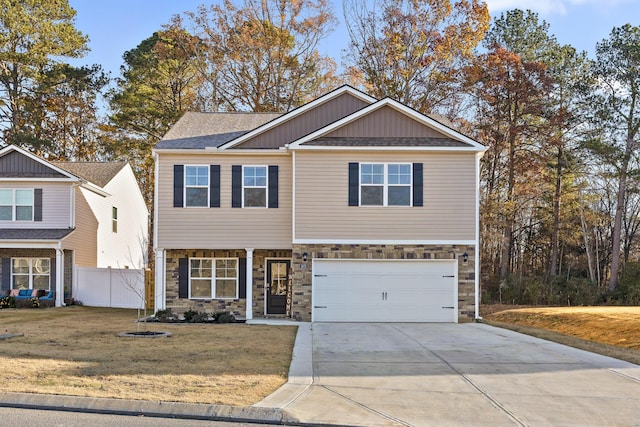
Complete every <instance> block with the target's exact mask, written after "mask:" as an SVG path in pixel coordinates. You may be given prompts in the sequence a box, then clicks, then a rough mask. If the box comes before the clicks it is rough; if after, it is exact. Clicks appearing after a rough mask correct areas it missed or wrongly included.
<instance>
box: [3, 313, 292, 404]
mask: <svg viewBox="0 0 640 427" xmlns="http://www.w3.org/2000/svg"><path fill="white" fill-rule="evenodd" d="M135 319H136V312H135V310H122V309H107V308H90V307H77V306H72V307H63V308H49V309H33V310H32V309H21V310H15V309H4V310H0V334H7V333H23V334H24V336H23V337H15V338H10V339H5V340H0V366H2V380H0V391H4V392H26V393H46V394H62V395H73V396H90V397H111V398H120V399H137V400H153V401H173V402H190V403H210V404H226V405H251V404H253V403H256V402H258V401H260V400H261V399H262V398H264V397H265V396H267V395H269V394H270V393H272V392H273V391H275V390H276V389H277V388H278V387H280V386H281V385H282V384H284V383H285V382H286V380H287V372H288V370H289V364H290V362H291V351H292V348H293V343H294V340H295V334H296V327H295V326H267V325H245V324H167V323H150V324H148V329H149V330H151V331H168V332H171V333H172V334H173V336H172V337H169V338H121V337H118V336H117V334H118V333H120V332H132V331H136V328H137V325H136V323H135ZM140 328H141V329H143V328H144V326H140Z"/></svg>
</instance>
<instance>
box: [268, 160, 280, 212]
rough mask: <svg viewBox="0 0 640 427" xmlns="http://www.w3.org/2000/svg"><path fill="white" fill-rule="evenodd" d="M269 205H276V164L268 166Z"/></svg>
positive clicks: (272, 206) (275, 206)
mask: <svg viewBox="0 0 640 427" xmlns="http://www.w3.org/2000/svg"><path fill="white" fill-rule="evenodd" d="M268 196H269V197H268V199H269V206H268V207H270V208H277V207H278V166H269V195H268Z"/></svg>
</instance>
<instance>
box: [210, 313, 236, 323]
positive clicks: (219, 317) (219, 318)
mask: <svg viewBox="0 0 640 427" xmlns="http://www.w3.org/2000/svg"><path fill="white" fill-rule="evenodd" d="M213 320H214V321H215V322H216V323H233V322H235V321H236V318H235V316H234V315H233V314H231V313H230V312H228V311H219V312H217V313H214V314H213Z"/></svg>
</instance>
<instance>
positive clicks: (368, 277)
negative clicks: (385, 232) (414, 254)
mask: <svg viewBox="0 0 640 427" xmlns="http://www.w3.org/2000/svg"><path fill="white" fill-rule="evenodd" d="M457 267H458V265H457V263H456V261H455V260H314V261H313V287H312V289H313V291H312V292H313V294H312V298H313V300H312V303H313V312H312V320H313V321H314V322H457V321H458V304H457V302H458V286H457V283H458V278H457V276H458V272H457Z"/></svg>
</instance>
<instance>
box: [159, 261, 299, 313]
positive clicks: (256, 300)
mask: <svg viewBox="0 0 640 427" xmlns="http://www.w3.org/2000/svg"><path fill="white" fill-rule="evenodd" d="M246 257H247V252H246V251H245V250H244V249H229V250H208V249H207V250H205V249H186V250H185V249H168V250H167V252H166V278H167V279H166V280H167V296H166V307H167V308H170V309H171V310H173V311H174V312H175V313H183V312H185V311H186V310H188V309H192V310H197V311H206V312H208V313H213V312H217V311H230V312H231V313H233V315H234V316H237V317H245V316H246V300H245V299H191V300H190V299H187V298H178V279H179V272H178V260H179V259H180V258H246ZM266 258H285V259H291V251H290V250H262V249H257V250H255V251H253V285H252V289H253V310H252V311H253V315H254V317H263V316H264V276H265V259H266Z"/></svg>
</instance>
